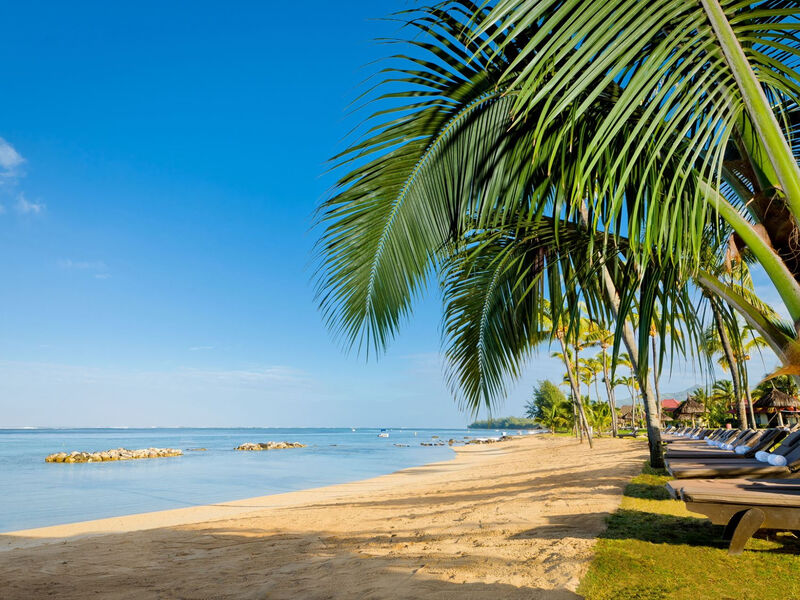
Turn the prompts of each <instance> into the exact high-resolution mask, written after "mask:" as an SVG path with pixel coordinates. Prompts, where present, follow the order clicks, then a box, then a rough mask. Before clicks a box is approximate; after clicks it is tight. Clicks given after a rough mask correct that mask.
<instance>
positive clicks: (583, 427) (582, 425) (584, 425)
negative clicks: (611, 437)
mask: <svg viewBox="0 0 800 600" xmlns="http://www.w3.org/2000/svg"><path fill="white" fill-rule="evenodd" d="M556 337H557V338H558V343H559V344H561V353H562V354H563V355H564V364H565V365H566V367H567V377H568V378H569V385H570V388H572V401H573V403H574V409H575V416H576V417H577V418H576V419H575V424H576V426H577V428H578V431H580V433H581V441H583V432H584V431H585V432H586V439H587V440H589V447H590V448H591V447H592V434H591V432H590V431H589V423H588V421H587V420H586V414H585V413H584V412H583V402H581V389H580V385H579V384H578V380H577V378H576V377H575V370H574V367H573V365H572V361H570V360H569V355H568V354H567V346H566V344H565V343H564V338H563V337H562V336H560V335H559V336H556Z"/></svg>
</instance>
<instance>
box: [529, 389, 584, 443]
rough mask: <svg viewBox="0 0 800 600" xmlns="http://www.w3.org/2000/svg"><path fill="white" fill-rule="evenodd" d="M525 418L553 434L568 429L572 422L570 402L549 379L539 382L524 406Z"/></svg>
mask: <svg viewBox="0 0 800 600" xmlns="http://www.w3.org/2000/svg"><path fill="white" fill-rule="evenodd" d="M525 410H526V416H528V417H529V418H531V419H535V420H536V421H537V422H538V423H540V424H541V425H542V426H544V427H547V428H548V429H550V430H551V431H553V432H555V431H558V430H559V429H569V428H571V427H572V424H573V422H574V415H573V408H572V402H570V401H569V400H567V397H566V396H565V395H564V392H562V391H561V388H559V387H558V386H557V385H556V384H554V383H553V382H552V381H550V380H549V379H544V380H542V381H540V382H539V385H538V386H536V388H534V390H533V397H532V398H531V400H530V401H529V402H528V403H527V404H526V405H525Z"/></svg>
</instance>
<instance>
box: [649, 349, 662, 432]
mask: <svg viewBox="0 0 800 600" xmlns="http://www.w3.org/2000/svg"><path fill="white" fill-rule="evenodd" d="M650 347H651V348H652V350H653V391H654V392H655V394H656V405H657V406H658V425H659V427H660V426H661V391H660V390H659V389H658V375H659V373H660V372H661V369H660V366H661V365H660V363H659V358H658V354H657V353H656V336H654V335H651V336H650Z"/></svg>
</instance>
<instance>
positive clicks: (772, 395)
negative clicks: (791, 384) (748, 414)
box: [753, 388, 800, 425]
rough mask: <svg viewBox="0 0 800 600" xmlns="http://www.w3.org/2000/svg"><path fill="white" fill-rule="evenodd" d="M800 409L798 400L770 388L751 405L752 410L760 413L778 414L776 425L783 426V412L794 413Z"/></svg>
mask: <svg viewBox="0 0 800 600" xmlns="http://www.w3.org/2000/svg"><path fill="white" fill-rule="evenodd" d="M798 409H800V400H798V399H797V398H795V397H794V396H790V395H789V394H787V393H786V392H782V391H780V390H778V389H775V388H772V389H771V390H769V391H768V392H767V393H766V394H764V395H763V396H761V398H759V399H758V400H756V401H755V402H754V403H753V410H754V411H756V412H762V413H778V424H779V425H783V415H782V414H781V413H782V412H783V411H789V412H795V411H797V410H798Z"/></svg>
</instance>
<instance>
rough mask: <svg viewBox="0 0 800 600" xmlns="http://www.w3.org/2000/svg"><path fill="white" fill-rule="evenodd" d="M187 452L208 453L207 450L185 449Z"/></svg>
mask: <svg viewBox="0 0 800 600" xmlns="http://www.w3.org/2000/svg"><path fill="white" fill-rule="evenodd" d="M186 451H187V452H208V448H187V449H186Z"/></svg>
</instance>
